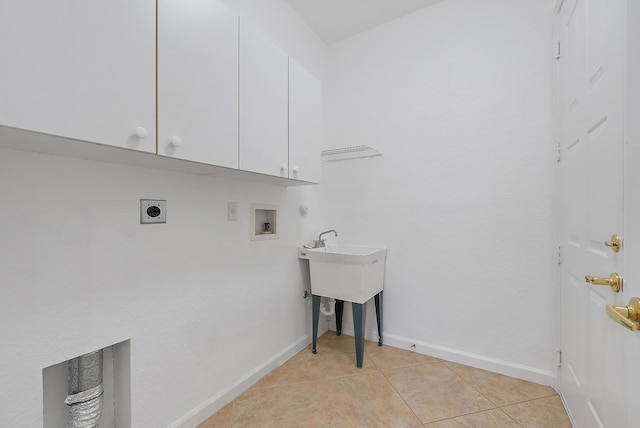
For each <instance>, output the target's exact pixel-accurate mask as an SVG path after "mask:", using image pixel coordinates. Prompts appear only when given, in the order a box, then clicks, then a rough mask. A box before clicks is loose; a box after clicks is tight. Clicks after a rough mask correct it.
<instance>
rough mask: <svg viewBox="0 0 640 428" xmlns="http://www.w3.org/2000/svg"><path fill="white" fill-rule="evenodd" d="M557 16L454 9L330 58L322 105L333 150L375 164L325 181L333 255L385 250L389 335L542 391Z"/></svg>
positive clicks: (330, 171) (339, 171)
mask: <svg viewBox="0 0 640 428" xmlns="http://www.w3.org/2000/svg"><path fill="white" fill-rule="evenodd" d="M552 10H553V2H551V1H542V2H541V1H538V0H518V1H512V0H487V1H482V2H478V1H474V0H447V1H444V2H440V3H437V4H435V5H433V6H431V7H428V8H426V9H423V10H421V11H418V12H416V13H413V14H411V15H408V16H406V17H403V18H400V19H398V20H395V21H393V22H391V23H388V24H386V25H383V26H381V27H378V28H376V29H373V30H370V31H368V32H365V33H362V34H360V35H358V36H355V37H353V38H351V39H348V40H345V41H343V42H340V43H336V44H334V45H331V46H330V47H329V54H328V80H327V82H326V88H327V91H326V103H325V106H326V110H325V114H326V117H327V119H326V121H327V126H328V129H327V143H328V144H327V147H345V146H354V145H359V144H367V145H370V146H372V147H374V148H375V149H377V150H379V151H380V152H382V156H381V157H377V158H372V159H364V160H355V161H344V162H337V163H333V164H330V165H329V166H328V167H327V177H328V184H329V189H328V194H329V199H330V214H329V215H330V221H329V223H330V226H331V227H333V228H336V229H337V230H338V232H339V233H340V237H339V242H341V243H354V244H382V245H387V246H388V248H389V250H388V258H387V264H386V267H387V270H386V282H385V291H384V294H385V299H384V300H385V306H384V308H385V320H384V322H385V328H384V331H385V333H386V334H389V335H391V336H394V337H397V338H402V340H399V341H396V343H398V342H402V341H405V342H406V341H409V342H408V343H411V341H414V343H421V344H424V345H425V346H426V345H427V344H428V345H433V346H432V347H439V348H443V349H448V350H450V351H452V352H454V353H455V352H458V353H459V354H460V355H463V354H464V355H470V354H472V355H475V356H479V357H480V358H482V359H490V360H493V361H501V362H503V363H505V364H506V365H511V366H517V367H522V368H523V369H524V371H527V370H529V371H532V372H537V373H541V372H542V373H547V375H548V376H547V378H548V380H550V377H551V374H552V370H553V367H552V358H553V352H552V346H553V343H554V334H555V333H554V331H553V327H554V325H555V324H554V317H555V313H554V312H553V310H552V308H553V307H554V304H553V298H554V293H553V275H554V269H555V268H556V267H555V260H554V259H555V250H554V239H553V195H554V193H553V189H554V168H555V162H556V160H555V157H554V150H553V147H554V145H553V141H552V137H551V132H552V121H551V104H552V103H551V94H552V93H551V61H552V55H551V49H550V46H552V43H551V33H552V29H551V23H552V19H551V18H552ZM371 306H373V305H371ZM347 311H348V308H347ZM368 320H369V323H368V329H369V330H370V331H373V330H374V329H375V327H374V325H375V317H374V316H373V312H372V311H371V310H370V313H369V315H368ZM350 322H351V321H350V316H349V315H347V317H346V320H345V326H346V328H347V329H349V328H350ZM405 338H406V340H405ZM468 360H469V361H468V362H470V363H473V358H469V359H468ZM521 375H522V373H521ZM534 378H535V376H534Z"/></svg>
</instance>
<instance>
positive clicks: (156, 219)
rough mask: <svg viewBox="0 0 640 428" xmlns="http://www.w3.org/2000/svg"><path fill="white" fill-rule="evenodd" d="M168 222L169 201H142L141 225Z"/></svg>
mask: <svg viewBox="0 0 640 428" xmlns="http://www.w3.org/2000/svg"><path fill="white" fill-rule="evenodd" d="M166 222H167V201H164V200H161V199H140V224H148V223H166Z"/></svg>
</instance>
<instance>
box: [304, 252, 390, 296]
mask: <svg viewBox="0 0 640 428" xmlns="http://www.w3.org/2000/svg"><path fill="white" fill-rule="evenodd" d="M386 256H387V249H386V248H384V247H358V246H350V245H333V246H327V247H320V248H312V249H307V248H298V258H300V259H306V260H309V271H310V273H311V294H315V295H316V296H323V297H332V298H334V299H339V300H344V301H347V302H355V303H365V302H366V301H368V300H369V299H371V298H372V297H374V296H375V295H376V294H378V293H380V292H381V291H382V287H383V282H384V262H385V259H386Z"/></svg>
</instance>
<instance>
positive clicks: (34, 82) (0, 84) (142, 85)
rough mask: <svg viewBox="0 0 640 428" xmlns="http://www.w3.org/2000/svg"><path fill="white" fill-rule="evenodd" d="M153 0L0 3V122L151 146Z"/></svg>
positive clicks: (135, 146)
mask: <svg viewBox="0 0 640 428" xmlns="http://www.w3.org/2000/svg"><path fill="white" fill-rule="evenodd" d="M155 8H156V5H155V2H153V1H149V0H110V1H86V0H65V1H50V0H29V1H3V2H1V3H0V52H2V54H1V57H2V59H1V64H2V65H1V66H0V125H2V126H9V127H15V128H20V129H26V130H31V131H37V132H41V133H46V134H52V135H60V136H64V137H70V138H74V139H79V140H85V141H90V142H95V143H100V144H107V145H111V146H118V147H126V148H130V149H136V150H142V151H147V152H155V151H156V138H155V128H156V122H155V98H156V94H155V78H154V76H155V69H156V63H155V38H156V33H155Z"/></svg>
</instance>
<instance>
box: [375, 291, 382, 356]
mask: <svg viewBox="0 0 640 428" xmlns="http://www.w3.org/2000/svg"><path fill="white" fill-rule="evenodd" d="M373 300H374V302H375V304H376V320H377V321H378V346H382V291H381V292H379V293H378V294H376V295H375V297H374V298H373Z"/></svg>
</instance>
